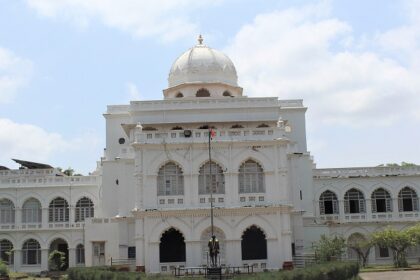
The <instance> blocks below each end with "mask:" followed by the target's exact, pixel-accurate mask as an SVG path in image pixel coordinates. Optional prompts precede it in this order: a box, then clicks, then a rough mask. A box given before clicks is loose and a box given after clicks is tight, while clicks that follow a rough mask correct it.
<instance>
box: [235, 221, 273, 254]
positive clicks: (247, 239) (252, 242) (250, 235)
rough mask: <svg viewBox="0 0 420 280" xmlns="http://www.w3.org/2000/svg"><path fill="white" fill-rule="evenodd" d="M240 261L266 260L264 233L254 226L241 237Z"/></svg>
mask: <svg viewBox="0 0 420 280" xmlns="http://www.w3.org/2000/svg"><path fill="white" fill-rule="evenodd" d="M241 248H242V260H264V259H267V240H266V238H265V234H264V232H263V231H262V230H261V229H259V228H258V227H256V226H251V227H250V228H248V229H247V230H246V231H245V232H244V234H243V235H242V241H241Z"/></svg>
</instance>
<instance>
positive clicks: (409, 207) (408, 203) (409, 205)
mask: <svg viewBox="0 0 420 280" xmlns="http://www.w3.org/2000/svg"><path fill="white" fill-rule="evenodd" d="M403 211H404V212H410V211H413V200H412V199H411V198H404V199H403Z"/></svg>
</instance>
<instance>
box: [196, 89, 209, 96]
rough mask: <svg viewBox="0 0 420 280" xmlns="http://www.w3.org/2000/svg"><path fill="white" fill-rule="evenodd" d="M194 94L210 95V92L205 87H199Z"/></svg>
mask: <svg viewBox="0 0 420 280" xmlns="http://www.w3.org/2000/svg"><path fill="white" fill-rule="evenodd" d="M195 96H196V97H210V92H209V91H208V90H207V89H205V88H201V89H199V90H197V93H196V94H195Z"/></svg>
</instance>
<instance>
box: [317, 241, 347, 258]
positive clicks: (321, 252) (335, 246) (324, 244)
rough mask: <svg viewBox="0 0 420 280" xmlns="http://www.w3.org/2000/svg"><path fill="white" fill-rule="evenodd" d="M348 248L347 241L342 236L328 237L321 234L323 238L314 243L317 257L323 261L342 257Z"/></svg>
mask: <svg viewBox="0 0 420 280" xmlns="http://www.w3.org/2000/svg"><path fill="white" fill-rule="evenodd" d="M345 248H346V242H345V240H344V238H343V237H341V236H334V237H328V236H326V235H324V234H323V235H321V239H320V240H319V241H318V242H316V243H315V244H314V249H315V257H316V258H317V259H318V260H320V261H321V262H328V261H332V260H334V259H340V258H341V255H342V254H343V253H344V250H345Z"/></svg>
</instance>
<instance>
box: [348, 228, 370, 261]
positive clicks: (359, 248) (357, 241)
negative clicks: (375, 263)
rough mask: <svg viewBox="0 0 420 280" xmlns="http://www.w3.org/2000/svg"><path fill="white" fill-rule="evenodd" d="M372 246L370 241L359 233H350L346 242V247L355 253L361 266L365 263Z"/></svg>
mask: <svg viewBox="0 0 420 280" xmlns="http://www.w3.org/2000/svg"><path fill="white" fill-rule="evenodd" d="M372 246H373V244H372V241H371V240H368V239H366V238H365V237H364V236H363V235H362V234H360V233H354V234H352V235H351V236H350V238H349V241H348V242H347V247H348V248H349V249H351V250H353V251H354V252H355V253H356V254H357V259H358V261H359V263H360V265H361V266H362V267H365V266H366V264H367V261H368V257H369V252H370V249H371V248H372Z"/></svg>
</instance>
